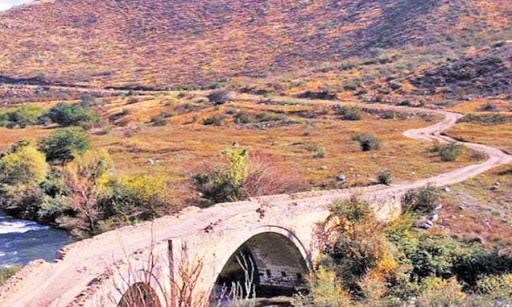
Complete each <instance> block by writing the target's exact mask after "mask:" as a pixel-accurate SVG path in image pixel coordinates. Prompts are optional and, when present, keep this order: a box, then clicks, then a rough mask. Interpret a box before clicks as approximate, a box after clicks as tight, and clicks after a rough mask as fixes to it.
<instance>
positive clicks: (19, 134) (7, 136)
mask: <svg viewBox="0 0 512 307" xmlns="http://www.w3.org/2000/svg"><path fill="white" fill-rule="evenodd" d="M50 133H51V130H48V129H43V128H41V127H28V128H25V129H7V128H0V151H3V150H5V149H6V148H7V147H8V146H9V145H10V144H12V143H14V142H17V141H19V140H21V139H26V138H34V139H37V138H41V137H44V136H46V135H48V134H50Z"/></svg>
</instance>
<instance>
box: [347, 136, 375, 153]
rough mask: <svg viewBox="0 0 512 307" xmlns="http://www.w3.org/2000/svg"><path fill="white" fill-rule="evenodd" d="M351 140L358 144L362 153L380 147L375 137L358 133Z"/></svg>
mask: <svg viewBox="0 0 512 307" xmlns="http://www.w3.org/2000/svg"><path fill="white" fill-rule="evenodd" d="M352 140H353V141H356V142H358V143H359V145H360V146H361V150H362V151H371V150H378V149H380V148H381V147H382V144H381V142H380V141H379V139H377V137H376V136H374V135H372V134H360V133H358V134H355V135H354V136H353V137H352Z"/></svg>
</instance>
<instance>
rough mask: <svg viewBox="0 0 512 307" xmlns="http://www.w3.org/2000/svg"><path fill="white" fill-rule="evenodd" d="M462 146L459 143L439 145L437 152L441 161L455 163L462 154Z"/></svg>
mask: <svg viewBox="0 0 512 307" xmlns="http://www.w3.org/2000/svg"><path fill="white" fill-rule="evenodd" d="M463 148H464V147H463V146H462V144H460V143H456V142H453V143H449V144H445V145H441V146H439V147H438V148H437V152H438V153H439V155H440V156H441V160H442V161H445V162H451V161H455V160H456V159H457V158H458V157H459V156H460V154H461V153H462V150H463Z"/></svg>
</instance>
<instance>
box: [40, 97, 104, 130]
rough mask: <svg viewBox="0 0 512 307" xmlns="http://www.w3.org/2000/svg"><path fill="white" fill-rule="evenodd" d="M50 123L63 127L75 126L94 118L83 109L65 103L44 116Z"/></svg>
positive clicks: (94, 117) (61, 103)
mask: <svg viewBox="0 0 512 307" xmlns="http://www.w3.org/2000/svg"><path fill="white" fill-rule="evenodd" d="M44 117H45V118H48V119H49V120H50V121H51V122H53V123H56V124H59V125H61V126H63V127H69V126H76V125H79V124H80V123H82V122H87V121H92V120H95V119H96V116H95V115H94V114H92V113H90V112H87V111H86V110H84V109H83V108H81V107H79V106H77V105H73V104H70V103H66V102H60V103H59V104H57V105H56V106H54V107H53V108H51V109H50V110H48V112H46V114H45V115H44Z"/></svg>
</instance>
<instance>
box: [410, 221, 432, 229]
mask: <svg viewBox="0 0 512 307" xmlns="http://www.w3.org/2000/svg"><path fill="white" fill-rule="evenodd" d="M433 226H434V223H433V222H432V221H417V222H416V223H414V227H416V228H421V229H430V228H432V227H433Z"/></svg>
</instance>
